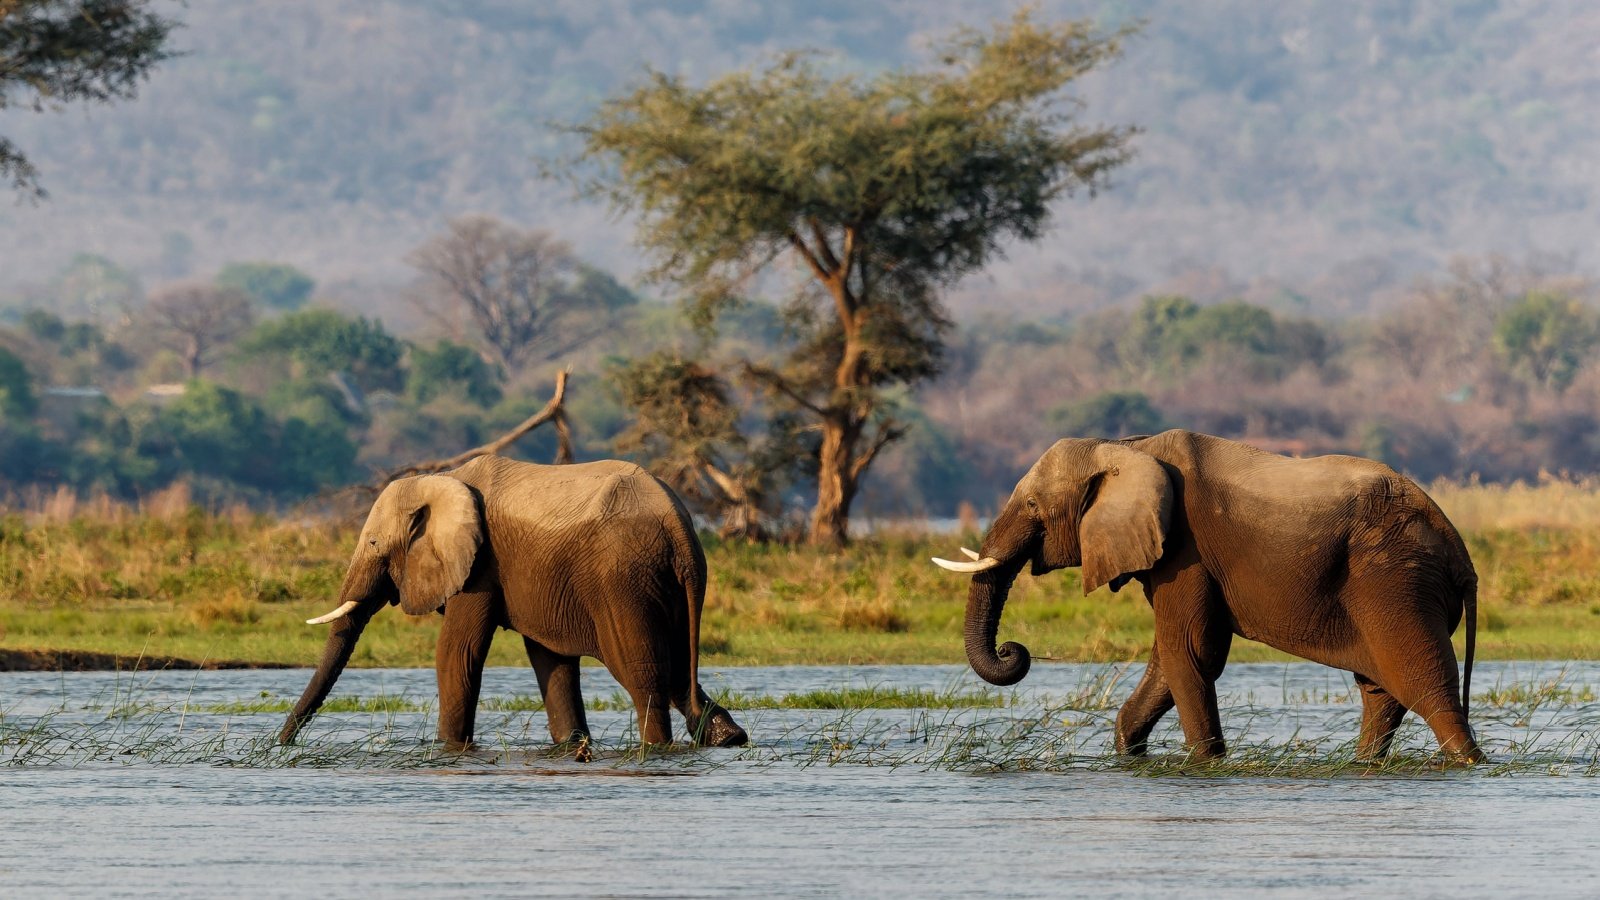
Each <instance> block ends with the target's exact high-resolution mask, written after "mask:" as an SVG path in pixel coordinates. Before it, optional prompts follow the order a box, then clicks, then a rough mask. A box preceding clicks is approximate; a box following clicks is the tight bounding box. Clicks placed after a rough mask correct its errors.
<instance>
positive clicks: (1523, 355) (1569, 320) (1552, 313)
mask: <svg viewBox="0 0 1600 900" xmlns="http://www.w3.org/2000/svg"><path fill="white" fill-rule="evenodd" d="M1494 341H1495V347H1496V349H1498V350H1499V351H1500V353H1501V354H1502V355H1503V356H1504V357H1505V359H1506V362H1507V363H1509V364H1510V365H1511V367H1512V368H1513V369H1514V370H1516V371H1517V372H1519V373H1521V374H1523V375H1524V376H1526V377H1527V378H1529V379H1530V380H1532V381H1533V382H1534V383H1535V384H1538V385H1540V386H1543V387H1546V388H1549V389H1551V390H1553V391H1555V392H1557V393H1560V392H1562V391H1565V390H1566V389H1567V386H1568V385H1570V384H1572V379H1573V378H1574V377H1575V376H1576V375H1577V374H1578V370H1579V369H1580V368H1581V367H1582V366H1583V363H1584V361H1585V360H1586V359H1587V358H1588V356H1589V354H1590V353H1591V352H1593V350H1594V348H1595V346H1596V344H1597V343H1600V321H1597V318H1596V316H1595V314H1594V313H1593V312H1592V311H1590V310H1589V309H1588V308H1586V307H1585V306H1584V305H1583V304H1582V303H1579V302H1578V301H1577V300H1576V299H1574V298H1572V297H1568V296H1566V295H1564V294H1559V293H1555V292H1551V291H1531V292H1529V293H1527V294H1524V295H1523V296H1522V297H1520V298H1519V299H1517V300H1516V301H1515V302H1514V303H1512V304H1511V306H1510V307H1508V308H1507V309H1506V310H1505V312H1503V313H1501V315H1500V319H1499V321H1498V322H1496V323H1495V330H1494Z"/></svg>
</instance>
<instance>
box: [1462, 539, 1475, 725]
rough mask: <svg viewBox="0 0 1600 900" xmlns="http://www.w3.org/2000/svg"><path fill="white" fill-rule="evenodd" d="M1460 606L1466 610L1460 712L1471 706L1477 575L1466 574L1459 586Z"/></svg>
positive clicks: (1472, 573)
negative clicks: (1464, 654) (1464, 655)
mask: <svg viewBox="0 0 1600 900" xmlns="http://www.w3.org/2000/svg"><path fill="white" fill-rule="evenodd" d="M1461 605H1462V607H1463V608H1464V609H1465V610H1466V620H1467V622H1466V624H1467V653H1466V660H1465V662H1464V664H1463V665H1462V667H1461V711H1462V712H1463V713H1465V712H1467V711H1468V707H1470V706H1471V705H1472V656H1473V653H1474V652H1475V651H1476V649H1477V643H1478V575H1477V573H1475V572H1470V571H1469V572H1468V573H1467V576H1466V578H1465V579H1463V581H1462V584H1461Z"/></svg>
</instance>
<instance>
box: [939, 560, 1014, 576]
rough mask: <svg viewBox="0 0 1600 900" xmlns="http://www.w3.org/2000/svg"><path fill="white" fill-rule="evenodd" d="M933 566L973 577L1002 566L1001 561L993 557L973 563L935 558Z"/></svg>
mask: <svg viewBox="0 0 1600 900" xmlns="http://www.w3.org/2000/svg"><path fill="white" fill-rule="evenodd" d="M933 564H934V565H936V566H939V567H940V568H944V569H949V570H950V571H952V572H964V573H966V574H968V575H972V574H976V573H978V572H987V571H989V570H990V569H992V568H994V567H995V566H998V565H1000V560H998V559H995V558H994V557H992V556H985V557H984V558H982V559H977V560H973V561H972V562H954V561H952V560H948V559H940V558H939V557H937V556H935V557H934V558H933Z"/></svg>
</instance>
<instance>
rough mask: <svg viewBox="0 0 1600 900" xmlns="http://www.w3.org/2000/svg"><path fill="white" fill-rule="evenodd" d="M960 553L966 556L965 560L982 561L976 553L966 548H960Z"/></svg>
mask: <svg viewBox="0 0 1600 900" xmlns="http://www.w3.org/2000/svg"><path fill="white" fill-rule="evenodd" d="M961 552H962V553H963V554H965V555H966V557H967V559H983V557H981V556H979V555H978V551H976V550H968V549H967V548H965V547H962V548H961Z"/></svg>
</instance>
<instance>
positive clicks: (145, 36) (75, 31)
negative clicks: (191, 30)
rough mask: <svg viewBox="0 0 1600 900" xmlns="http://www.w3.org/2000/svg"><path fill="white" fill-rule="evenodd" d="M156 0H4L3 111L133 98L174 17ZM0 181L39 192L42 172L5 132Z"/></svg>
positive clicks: (0, 45)
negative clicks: (157, 8)
mask: <svg viewBox="0 0 1600 900" xmlns="http://www.w3.org/2000/svg"><path fill="white" fill-rule="evenodd" d="M153 5H154V3H152V2H151V0H0V110H4V109H7V108H8V107H14V106H24V107H28V108H31V109H33V110H35V111H42V110H44V109H46V108H59V107H61V106H62V105H64V104H66V103H71V102H75V101H80V100H85V101H90V102H107V101H111V100H125V99H128V98H131V97H133V95H134V93H135V92H136V90H137V89H138V86H139V82H140V81H141V80H143V79H144V78H145V77H146V76H147V75H148V74H149V71H150V69H151V68H152V67H153V66H155V64H156V63H158V62H161V61H162V60H164V59H166V58H167V56H168V55H169V54H168V52H167V50H166V49H165V46H166V41H167V35H168V34H169V33H170V32H171V30H172V28H173V22H172V21H170V20H169V19H166V18H164V17H162V16H160V15H157V14H156V13H154V12H152V11H151V7H152V6H153ZM0 178H9V179H10V180H11V183H12V185H13V186H14V187H15V188H16V189H18V190H22V191H28V192H32V193H35V194H42V193H43V191H42V189H41V188H40V187H39V182H38V171H37V170H36V169H35V168H34V166H33V163H32V162H30V161H29V160H28V157H27V156H26V155H25V154H24V153H23V152H22V150H21V148H19V147H17V146H16V145H15V144H13V143H12V142H11V141H9V140H7V139H6V138H4V137H0Z"/></svg>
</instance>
